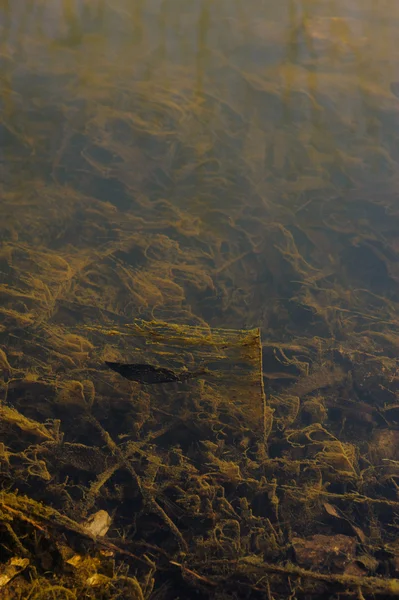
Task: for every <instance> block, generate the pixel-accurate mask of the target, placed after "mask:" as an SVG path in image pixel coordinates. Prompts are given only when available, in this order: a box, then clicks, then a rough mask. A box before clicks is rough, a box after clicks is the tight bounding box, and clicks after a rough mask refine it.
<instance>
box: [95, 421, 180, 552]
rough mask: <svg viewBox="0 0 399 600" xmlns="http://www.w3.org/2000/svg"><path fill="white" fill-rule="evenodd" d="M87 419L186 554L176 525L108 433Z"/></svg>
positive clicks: (98, 424) (99, 425)
mask: <svg viewBox="0 0 399 600" xmlns="http://www.w3.org/2000/svg"><path fill="white" fill-rule="evenodd" d="M87 419H88V421H89V422H90V423H91V424H92V425H94V427H96V429H97V430H98V431H99V432H100V433H101V435H102V437H103V439H104V441H105V443H106V444H107V446H108V448H109V449H110V450H111V452H112V453H113V454H114V455H115V456H117V457H118V459H119V460H120V461H121V462H122V463H123V465H124V466H125V468H126V469H127V470H128V471H129V473H130V474H131V476H132V478H133V480H134V482H135V483H136V485H137V487H138V489H139V490H140V493H141V495H142V498H143V500H144V504H145V505H146V506H147V508H148V509H149V510H152V511H153V512H154V513H155V514H157V515H158V516H159V517H160V518H161V519H162V521H164V523H166V524H167V526H168V527H169V529H170V530H171V531H172V533H173V534H174V536H175V537H176V539H177V541H178V543H179V546H180V548H181V550H183V551H184V552H187V551H188V546H187V543H186V541H185V539H184V538H183V536H182V534H181V533H180V531H179V529H178V528H177V527H176V525H175V524H174V523H173V521H172V520H171V519H170V517H168V515H167V514H166V512H165V511H164V510H163V508H161V507H160V506H159V504H158V503H157V501H156V500H155V498H154V496H153V495H152V493H151V491H150V490H149V488H146V487H145V486H143V484H142V482H141V479H140V477H139V476H138V475H137V473H136V471H135V470H134V468H133V466H132V465H131V463H130V462H129V461H128V460H127V458H126V457H125V456H124V455H123V453H122V452H121V450H120V448H119V447H118V446H117V444H115V442H114V441H113V439H112V438H111V436H110V435H109V433H108V432H107V431H106V430H105V429H104V428H103V427H102V425H101V424H100V423H99V422H98V421H97V419H95V418H94V417H92V416H91V415H88V416H87Z"/></svg>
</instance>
